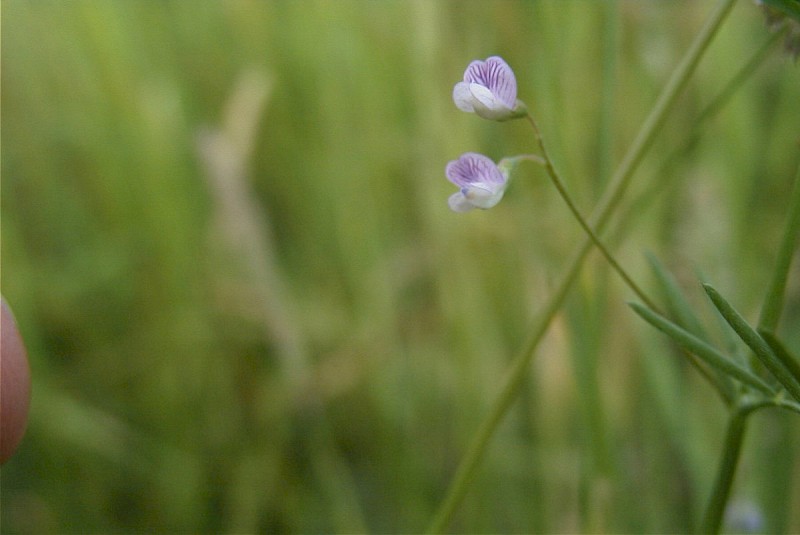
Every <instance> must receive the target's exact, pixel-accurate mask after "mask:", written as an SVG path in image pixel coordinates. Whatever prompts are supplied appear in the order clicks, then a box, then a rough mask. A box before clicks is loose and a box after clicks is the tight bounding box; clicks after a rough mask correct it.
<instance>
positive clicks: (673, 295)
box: [646, 253, 736, 402]
mask: <svg viewBox="0 0 800 535" xmlns="http://www.w3.org/2000/svg"><path fill="white" fill-rule="evenodd" d="M646 256H647V260H648V261H649V262H650V265H651V267H652V268H653V272H654V274H655V276H656V279H657V281H658V283H659V285H660V286H661V292H662V294H663V296H664V298H665V299H666V303H667V304H666V306H667V312H669V313H670V314H671V315H672V316H673V317H675V318H677V323H678V325H680V326H681V327H683V328H684V329H686V330H687V331H689V332H690V333H692V334H694V335H696V336H697V337H698V338H700V339H701V340H706V339H708V337H707V336H706V333H705V329H703V326H702V324H701V323H700V320H699V319H698V318H697V316H696V315H695V313H694V311H693V310H692V307H691V305H690V304H689V302H688V301H687V300H686V298H685V297H684V295H683V292H681V289H680V287H679V286H678V283H677V281H676V280H675V277H673V276H672V274H671V273H670V272H669V271H668V270H667V269H666V268H665V267H664V265H663V264H662V263H661V262H660V261H659V260H658V258H656V256H655V255H653V254H651V253H647V255H646ZM687 356H689V358H690V362H691V363H692V365H694V367H695V368H696V369H697V370H698V371H699V372H700V373H702V374H703V375H704V376H705V377H706V378H707V379H708V380H709V381H710V382H712V383H713V384H714V385H715V386H716V388H717V390H718V391H719V392H720V394H721V395H722V396H723V398H724V399H725V400H726V401H728V402H730V401H731V400H733V398H734V397H735V395H736V392H735V391H734V390H735V388H734V385H733V383H732V382H731V380H730V376H729V375H728V374H725V373H719V371H718V370H716V371H717V373H714V374H713V375H712V372H711V371H710V370H707V369H706V368H704V367H702V365H701V364H700V363H699V362H697V361H696V360H695V359H694V357H693V356H692V355H691V354H687Z"/></svg>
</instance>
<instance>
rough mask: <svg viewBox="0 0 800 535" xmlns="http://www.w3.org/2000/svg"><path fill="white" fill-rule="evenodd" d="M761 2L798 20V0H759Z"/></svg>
mask: <svg viewBox="0 0 800 535" xmlns="http://www.w3.org/2000/svg"><path fill="white" fill-rule="evenodd" d="M761 3H762V4H764V5H766V6H769V7H771V8H773V9H777V10H778V11H780V12H781V13H783V14H784V15H786V16H787V17H791V18H793V19H794V20H796V21H797V22H800V0H761Z"/></svg>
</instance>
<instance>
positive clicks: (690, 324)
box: [646, 253, 707, 338]
mask: <svg viewBox="0 0 800 535" xmlns="http://www.w3.org/2000/svg"><path fill="white" fill-rule="evenodd" d="M646 256H647V260H648V262H650V266H651V267H652V268H653V272H654V274H655V276H656V279H657V281H658V284H659V286H660V287H661V291H662V293H663V295H664V298H665V299H666V301H667V311H668V312H669V313H670V314H673V315H674V317H675V318H676V319H677V321H676V323H677V324H678V325H680V326H681V327H683V328H685V329H686V330H687V331H689V332H690V333H692V334H694V335H696V336H698V337H699V338H707V336H706V333H705V330H704V329H703V326H702V325H701V323H700V320H699V319H697V316H696V315H695V314H694V311H693V310H692V307H691V305H689V302H688V301H687V300H686V298H685V297H684V295H683V292H681V289H680V287H679V286H678V283H677V281H676V280H675V277H673V276H672V274H670V272H669V271H667V269H666V268H665V267H664V265H663V264H662V263H661V262H660V261H659V260H658V258H656V256H655V255H653V254H651V253H647V255H646Z"/></svg>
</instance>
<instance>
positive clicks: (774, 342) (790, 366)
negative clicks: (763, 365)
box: [758, 329, 800, 381]
mask: <svg viewBox="0 0 800 535" xmlns="http://www.w3.org/2000/svg"><path fill="white" fill-rule="evenodd" d="M758 334H760V335H761V338H763V339H764V341H765V342H766V343H767V345H769V347H770V348H772V351H773V352H774V353H775V356H776V357H778V359H779V360H780V361H781V362H782V363H783V365H784V366H785V367H786V369H787V370H788V371H789V373H791V374H792V375H793V376H794V378H795V379H797V380H798V381H800V361H798V360H797V357H794V356H792V354H791V353H789V350H788V349H786V346H785V345H783V343H782V342H781V341H780V340H778V338H777V337H776V336H775V335H774V334H772V333H771V332H769V331H767V330H764V329H758Z"/></svg>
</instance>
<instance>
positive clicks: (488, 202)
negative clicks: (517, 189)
mask: <svg viewBox="0 0 800 535" xmlns="http://www.w3.org/2000/svg"><path fill="white" fill-rule="evenodd" d="M501 164H502V162H501ZM509 171H510V168H509V167H508V166H505V165H496V164H495V163H494V162H493V161H492V160H491V159H489V158H488V157H486V156H484V155H483V154H478V153H475V152H466V153H464V154H462V155H461V157H459V158H458V160H453V161H451V162H450V163H448V164H447V167H446V168H445V174H446V175H447V180H449V181H450V182H452V183H453V184H455V185H456V186H458V187H459V191H458V192H457V193H454V194H453V195H451V196H450V199H448V201H447V202H448V204H449V205H450V209H451V210H453V211H454V212H468V211H470V210H472V209H473V208H481V209H484V210H486V209H487V208H491V207H492V206H494V205H496V204H497V203H499V202H500V199H502V198H503V193H505V191H506V186H508V176H509Z"/></svg>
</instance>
